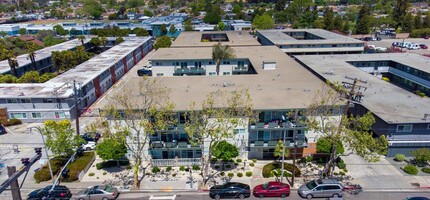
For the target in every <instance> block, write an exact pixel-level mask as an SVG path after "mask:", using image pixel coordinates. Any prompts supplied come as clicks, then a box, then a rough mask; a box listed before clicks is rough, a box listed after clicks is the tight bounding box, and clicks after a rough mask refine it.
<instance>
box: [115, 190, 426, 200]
mask: <svg viewBox="0 0 430 200" xmlns="http://www.w3.org/2000/svg"><path fill="white" fill-rule="evenodd" d="M132 195H138V194H124V195H120V196H119V197H118V199H127V200H128V199H136V200H137V199H139V200H190V199H192V200H209V199H211V198H210V197H209V195H208V194H207V193H196V194H180V193H178V194H173V193H172V194H155V195H148V196H140V197H136V198H133V197H131V196H132ZM417 196H420V197H428V198H430V191H428V192H376V191H375V192H362V193H360V194H358V195H350V194H347V195H345V196H344V197H343V199H345V200H404V199H405V198H406V197H417ZM246 199H248V200H256V199H260V198H257V197H253V196H252V197H250V198H246ZM264 199H281V198H264ZM286 199H288V200H301V199H303V198H301V197H300V196H299V195H298V194H297V192H294V191H293V192H292V193H291V195H290V196H289V197H287V198H286ZM316 199H324V198H316Z"/></svg>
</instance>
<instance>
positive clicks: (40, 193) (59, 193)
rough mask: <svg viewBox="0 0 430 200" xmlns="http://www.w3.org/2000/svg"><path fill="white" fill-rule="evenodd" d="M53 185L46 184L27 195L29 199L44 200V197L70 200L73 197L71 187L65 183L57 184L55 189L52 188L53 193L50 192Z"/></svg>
mask: <svg viewBox="0 0 430 200" xmlns="http://www.w3.org/2000/svg"><path fill="white" fill-rule="evenodd" d="M51 187H52V186H46V187H45V188H43V189H38V190H34V191H33V192H31V193H30V194H28V196H27V200H42V199H44V200H45V199H46V200H48V199H61V200H68V199H70V198H72V193H71V192H70V190H69V188H67V187H66V186H63V185H57V186H55V188H54V190H52V192H51V193H49V190H51Z"/></svg>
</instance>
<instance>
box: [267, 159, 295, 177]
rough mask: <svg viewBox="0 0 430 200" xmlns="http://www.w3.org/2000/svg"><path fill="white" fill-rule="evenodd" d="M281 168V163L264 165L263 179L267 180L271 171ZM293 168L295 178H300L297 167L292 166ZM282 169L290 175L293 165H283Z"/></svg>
mask: <svg viewBox="0 0 430 200" xmlns="http://www.w3.org/2000/svg"><path fill="white" fill-rule="evenodd" d="M281 168H282V166H281V163H277V162H273V163H269V164H266V165H264V167H263V172H262V173H263V177H264V178H269V177H270V173H271V172H272V171H273V170H275V169H281ZM294 168H295V173H296V175H295V176H296V177H300V176H301V174H302V173H301V171H300V169H299V168H298V167H297V166H294ZM284 169H285V170H286V171H289V172H290V173H292V171H293V165H292V164H290V163H284Z"/></svg>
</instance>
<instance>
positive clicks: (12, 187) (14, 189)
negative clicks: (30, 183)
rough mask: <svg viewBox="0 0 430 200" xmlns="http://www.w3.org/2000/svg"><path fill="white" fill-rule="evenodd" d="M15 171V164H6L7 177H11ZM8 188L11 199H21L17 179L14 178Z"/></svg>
mask: <svg viewBox="0 0 430 200" xmlns="http://www.w3.org/2000/svg"><path fill="white" fill-rule="evenodd" d="M15 172H16V167H15V166H7V175H8V176H9V178H11V177H12V175H13V174H15ZM10 190H11V192H12V198H13V199H17V200H18V199H19V200H21V199H22V198H21V191H20V190H19V186H18V179H15V180H14V181H13V182H12V184H10Z"/></svg>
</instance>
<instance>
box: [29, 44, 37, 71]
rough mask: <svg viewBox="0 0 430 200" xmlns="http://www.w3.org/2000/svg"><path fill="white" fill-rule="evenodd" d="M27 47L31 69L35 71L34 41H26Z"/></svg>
mask: <svg viewBox="0 0 430 200" xmlns="http://www.w3.org/2000/svg"><path fill="white" fill-rule="evenodd" d="M27 49H28V58H30V61H31V65H32V66H33V70H34V71H37V66H36V52H35V51H36V45H35V44H34V43H31V42H30V43H27Z"/></svg>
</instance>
